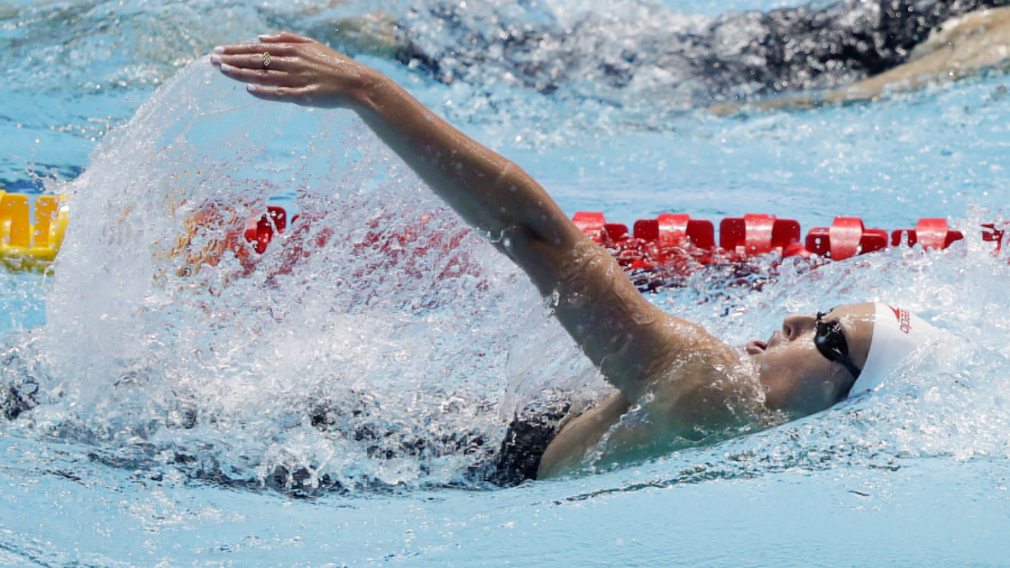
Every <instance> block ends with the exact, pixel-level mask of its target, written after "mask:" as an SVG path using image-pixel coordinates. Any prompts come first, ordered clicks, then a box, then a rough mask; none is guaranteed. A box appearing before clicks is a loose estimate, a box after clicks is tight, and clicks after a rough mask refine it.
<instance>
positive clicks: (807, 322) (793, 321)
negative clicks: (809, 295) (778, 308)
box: [782, 315, 817, 341]
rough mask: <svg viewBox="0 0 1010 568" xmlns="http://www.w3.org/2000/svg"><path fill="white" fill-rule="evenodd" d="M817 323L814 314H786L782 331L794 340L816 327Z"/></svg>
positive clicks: (790, 339) (787, 337) (789, 338)
mask: <svg viewBox="0 0 1010 568" xmlns="http://www.w3.org/2000/svg"><path fill="white" fill-rule="evenodd" d="M816 324H817V318H815V317H814V316H800V315H793V316H786V319H784V320H782V333H783V334H784V335H785V336H786V339H788V340H789V341H794V340H795V339H796V338H798V337H800V336H801V335H803V334H804V333H806V332H808V331H810V330H811V329H814V327H815V326H816Z"/></svg>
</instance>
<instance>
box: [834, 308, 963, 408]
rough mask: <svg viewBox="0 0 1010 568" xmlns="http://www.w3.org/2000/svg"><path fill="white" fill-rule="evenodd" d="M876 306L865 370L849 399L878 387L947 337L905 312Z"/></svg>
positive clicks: (904, 310) (860, 374)
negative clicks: (915, 355) (910, 358)
mask: <svg viewBox="0 0 1010 568" xmlns="http://www.w3.org/2000/svg"><path fill="white" fill-rule="evenodd" d="M874 307H875V308H876V314H875V315H874V317H873V337H872V338H871V339H870V351H869V353H867V355H866V364H865V365H863V371H862V372H861V373H859V378H857V379H856V382H855V383H853V385H852V388H851V389H850V390H849V396H856V395H858V394H862V393H864V392H866V391H870V390H873V389H875V388H877V387H878V386H879V385H880V383H881V382H883V380H884V379H886V378H887V375H888V374H889V373H890V372H891V371H893V370H894V369H895V367H897V366H898V365H899V364H901V362H902V361H904V360H905V358H906V357H908V356H909V355H911V354H912V353H915V352H916V351H918V350H919V349H920V348H922V347H924V346H925V345H928V344H931V343H936V342H937V341H939V340H940V339H942V338H943V337H944V334H943V332H941V331H940V330H939V329H937V328H935V327H933V326H931V325H929V324H928V323H926V322H925V321H924V320H923V319H922V318H920V317H919V316H917V315H915V314H913V313H911V312H909V311H908V310H906V309H903V308H892V307H891V306H889V305H887V304H881V303H876V304H874Z"/></svg>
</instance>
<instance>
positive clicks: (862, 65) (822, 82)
mask: <svg viewBox="0 0 1010 568" xmlns="http://www.w3.org/2000/svg"><path fill="white" fill-rule="evenodd" d="M1008 5H1010V0H958V1H952V0H835V1H832V2H818V3H812V4H808V5H801V6H793V7H786V8H779V9H775V10H770V11H768V12H759V11H747V12H728V13H725V14H722V15H719V16H716V17H714V18H704V17H700V16H693V17H692V16H685V15H682V14H677V13H675V12H672V11H670V10H669V9H667V8H665V7H663V6H660V5H650V4H633V5H631V6H629V8H631V9H629V10H627V11H626V12H625V13H621V14H596V13H592V12H590V13H588V14H585V15H581V16H577V17H575V18H574V20H573V21H571V22H562V21H559V20H558V19H557V17H556V16H555V14H553V13H552V12H550V11H548V10H542V9H539V8H532V7H523V8H521V9H519V8H516V7H514V6H511V5H509V6H508V7H506V8H497V7H495V6H493V5H484V4H480V5H478V6H469V7H460V5H457V3H455V2H452V3H445V4H443V3H439V2H435V3H432V4H430V5H429V7H428V8H427V10H421V12H418V11H414V10H412V11H410V12H408V13H406V14H402V15H399V16H396V17H394V16H392V15H390V14H387V13H383V12H373V13H369V14H366V15H363V16H353V17H349V18H341V19H337V20H327V21H326V23H325V26H319V27H318V28H314V29H313V32H314V33H315V32H318V33H319V34H322V38H321V39H323V40H324V41H326V42H329V43H332V44H333V45H335V46H340V47H341V48H342V49H345V50H349V51H350V52H351V53H365V54H370V55H375V56H378V57H385V58H390V59H395V60H398V61H400V62H402V63H404V64H407V65H409V66H410V67H411V68H412V69H416V70H418V71H421V72H426V73H428V74H429V75H431V76H432V77H434V78H435V79H437V80H439V81H442V82H445V83H451V82H453V81H457V80H460V81H464V82H467V81H471V80H472V81H474V82H480V81H484V80H486V79H485V78H482V77H481V75H483V74H487V73H489V72H490V73H495V72H496V71H495V70H498V72H499V74H498V77H499V79H500V80H502V81H505V82H506V83H507V84H513V83H515V84H519V85H522V86H524V87H526V88H531V89H535V90H537V91H540V92H542V93H545V94H549V93H553V92H555V91H557V90H558V89H560V88H563V87H567V88H569V89H571V94H573V95H575V96H587V97H591V98H595V99H599V100H604V101H607V100H610V99H611V98H612V99H613V100H614V102H615V103H617V104H621V103H622V102H624V103H626V102H627V100H626V99H625V98H623V97H622V95H621V94H620V90H622V89H625V88H628V87H633V88H634V90H635V92H638V93H641V94H643V95H646V96H648V97H649V98H650V100H652V101H654V102H655V103H656V104H657V106H660V105H662V106H664V107H669V106H671V105H673V106H675V107H679V108H680V107H683V108H686V107H712V106H713V105H718V106H715V107H713V108H712V110H713V111H714V112H716V113H718V114H731V113H733V112H735V111H736V110H737V109H738V108H739V106H740V105H741V104H745V103H751V102H755V101H761V102H757V103H756V104H755V107H756V108H761V109H774V108H781V107H789V108H805V107H810V106H816V105H818V104H824V103H838V102H846V101H853V100H860V101H861V100H872V99H875V98H878V97H880V96H881V95H883V94H885V93H886V92H887V91H888V90H904V89H908V88H916V87H918V86H920V85H922V84H925V83H931V82H936V81H946V80H950V79H956V78H961V77H964V76H967V75H972V74H975V73H978V72H980V71H982V70H984V69H986V68H989V67H993V66H996V65H999V64H1000V63H1002V62H1004V61H1005V60H1006V59H1007V56H1008V53H1007V46H1008V45H1010V41H1008V35H1010V27H1008V24H1007V17H1006V13H1007V11H1006V10H1005V9H1004V8H1005V7H1007V6H1008ZM516 11H519V12H520V13H521V14H523V15H522V16H516V15H515V12H516ZM280 19H281V20H283V18H280ZM291 23H294V22H293V21H292V22H291ZM447 37H448V38H450V39H449V40H448V41H447V40H446V38H447ZM580 82H589V83H590V84H591V85H592V86H591V87H590V88H588V89H584V88H583V87H580V86H579V83H580ZM797 91H817V92H822V93H823V94H820V95H814V96H803V97H796V98H787V99H770V100H768V98H769V97H776V96H778V95H784V94H788V93H790V92H797ZM762 99H765V100H763V101H762Z"/></svg>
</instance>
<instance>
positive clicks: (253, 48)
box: [214, 42, 302, 57]
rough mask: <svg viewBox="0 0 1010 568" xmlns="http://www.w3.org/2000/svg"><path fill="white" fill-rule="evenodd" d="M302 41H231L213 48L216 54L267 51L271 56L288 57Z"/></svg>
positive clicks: (262, 52)
mask: <svg viewBox="0 0 1010 568" xmlns="http://www.w3.org/2000/svg"><path fill="white" fill-rule="evenodd" d="M301 45H302V42H290V43H232V44H228V45H219V46H217V47H215V48H214V54H216V55H250V54H252V55H259V56H261V57H262V56H263V54H264V53H269V54H270V56H271V57H290V56H293V55H295V54H296V52H297V50H298V48H299V47H301Z"/></svg>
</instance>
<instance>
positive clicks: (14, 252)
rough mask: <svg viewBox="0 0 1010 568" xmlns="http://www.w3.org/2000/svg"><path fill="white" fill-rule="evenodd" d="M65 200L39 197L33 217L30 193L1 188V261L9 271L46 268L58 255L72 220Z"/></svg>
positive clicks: (44, 196)
mask: <svg viewBox="0 0 1010 568" xmlns="http://www.w3.org/2000/svg"><path fill="white" fill-rule="evenodd" d="M66 200H67V197H66V196H63V195H40V196H38V197H36V198H35V207H34V209H35V215H34V219H33V218H32V215H31V212H32V203H31V200H30V198H29V196H27V195H23V194H19V193H7V192H6V191H3V190H0V262H2V263H3V265H4V266H5V267H6V268H7V269H8V270H13V271H19V270H45V269H46V267H48V266H49V264H50V263H51V262H52V261H53V260H54V259H55V258H56V253H58V252H59V251H60V245H61V244H63V235H64V233H65V232H66V230H67V221H68V220H69V219H70V209H69V208H68V207H67V205H66V203H64V202H65V201H66ZM33 220H34V222H32V221H33Z"/></svg>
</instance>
